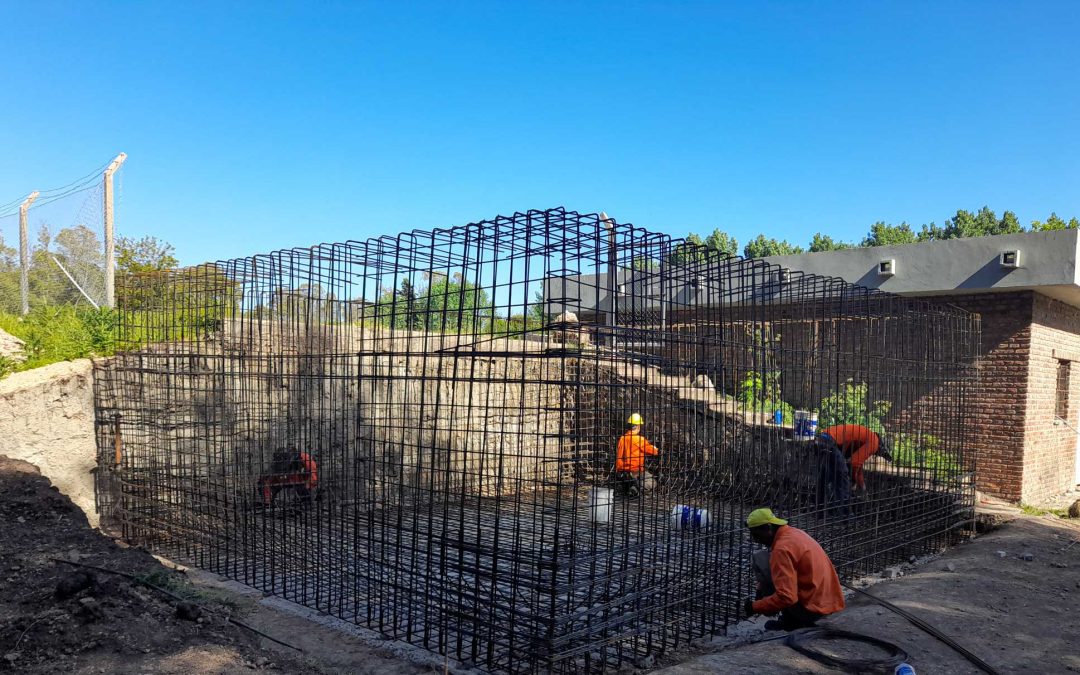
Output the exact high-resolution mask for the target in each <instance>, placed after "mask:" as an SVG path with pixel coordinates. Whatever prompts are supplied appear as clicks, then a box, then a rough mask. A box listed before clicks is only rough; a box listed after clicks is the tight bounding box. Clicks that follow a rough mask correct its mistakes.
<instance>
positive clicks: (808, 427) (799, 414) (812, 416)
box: [795, 410, 818, 441]
mask: <svg viewBox="0 0 1080 675" xmlns="http://www.w3.org/2000/svg"><path fill="white" fill-rule="evenodd" d="M817 424H818V414H817V413H816V412H810V411H808V410H796V411H795V440H797V441H812V440H814V437H815V436H817Z"/></svg>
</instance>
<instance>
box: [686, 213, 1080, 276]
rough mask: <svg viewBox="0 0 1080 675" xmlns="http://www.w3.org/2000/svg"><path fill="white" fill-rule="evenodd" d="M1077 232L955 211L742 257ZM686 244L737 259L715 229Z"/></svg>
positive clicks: (756, 247) (729, 240)
mask: <svg viewBox="0 0 1080 675" xmlns="http://www.w3.org/2000/svg"><path fill="white" fill-rule="evenodd" d="M1077 228H1080V220H1077V219H1076V218H1075V217H1074V218H1070V219H1069V220H1068V221H1066V220H1065V219H1064V218H1061V217H1060V216H1058V215H1057V213H1051V214H1050V215H1049V217H1047V219H1046V220H1035V221H1032V222H1031V225H1030V226H1029V227H1027V228H1025V227H1024V226H1023V225H1022V224H1021V223H1020V220H1019V219H1018V218H1017V217H1016V214H1015V213H1013V212H1012V211H1005V212H1004V213H1003V214H1002V215H1001V217H998V215H997V214H996V213H995V212H994V211H993V209H991V208H989V207H987V206H984V207H982V208H981V209H979V210H978V211H976V212H971V211H965V210H964V209H959V210H958V211H957V212H956V214H955V215H953V216H952V217H951V218H948V219H946V220H945V223H944V224H943V225H937V224H936V223H932V222H931V223H927V224H925V225H922V226H921V227H920V228H918V229H916V228H914V227H912V226H911V225H909V224H908V223H906V222H901V223H899V224H891V223H886V222H884V221H878V222H876V223H874V224H873V225H871V226H870V229H869V230H868V231H867V233H866V236H865V237H863V238H862V240H861V241H859V242H845V241H841V240H837V239H833V238H832V237H831V236H829V235H827V234H823V233H821V232H817V233H815V234H814V236H813V237H812V238H811V239H810V241H809V242H808V244H807V245H806V247H805V248H804V247H802V246H799V245H798V244H793V243H791V242H789V241H788V240H786V239H775V238H772V237H766V236H765V235H763V234H759V235H758V236H757V237H755V238H753V239H751V240H750V241H749V242H747V243H746V245H745V246H744V247H743V248H742V255H743V257H744V258H764V257H766V256H773V255H796V254H799V253H807V252H809V253H817V252H819V251H839V250H843V249H849V248H861V247H868V246H894V245H897V244H914V243H916V242H921V241H941V240H945V239H961V238H965V237H985V236H990V235H995V234H1016V233H1019V232H1047V231H1052V230H1068V229H1077ZM686 241H687V242H689V243H690V244H694V245H697V246H704V247H706V248H709V249H712V250H715V251H720V252H721V253H724V254H727V255H739V243H738V241H736V239H735V237H732V236H731V235H729V234H728V233H726V232H724V231H722V230H719V229H716V230H713V232H712V234H710V235H708V236H706V237H705V238H702V237H701V235H699V234H696V233H690V234H688V235H687V236H686ZM690 251H691V247H682V249H681V250H679V249H677V250H676V251H675V253H674V254H673V256H672V258H673V261H674V262H687V261H688V259H689V258H690V257H692V256H693V255H694V254H692V253H690Z"/></svg>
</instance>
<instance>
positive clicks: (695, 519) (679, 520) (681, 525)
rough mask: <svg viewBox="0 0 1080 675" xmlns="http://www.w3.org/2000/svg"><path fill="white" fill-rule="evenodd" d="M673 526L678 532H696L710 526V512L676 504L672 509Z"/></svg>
mask: <svg viewBox="0 0 1080 675" xmlns="http://www.w3.org/2000/svg"><path fill="white" fill-rule="evenodd" d="M671 526H672V527H673V528H675V529H676V530H696V529H698V528H702V527H708V526H709V511H708V510H707V509H699V508H698V507H696V506H687V505H685V504H676V505H675V507H674V508H673V509H671Z"/></svg>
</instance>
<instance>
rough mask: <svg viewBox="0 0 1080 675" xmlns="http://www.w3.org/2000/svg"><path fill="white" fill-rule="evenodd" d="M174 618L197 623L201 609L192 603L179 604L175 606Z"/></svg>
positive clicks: (200, 615)
mask: <svg viewBox="0 0 1080 675" xmlns="http://www.w3.org/2000/svg"><path fill="white" fill-rule="evenodd" d="M176 616H177V618H180V619H183V620H184V621H198V620H199V618H200V617H202V608H201V607H199V606H198V605H196V604H195V603H193V602H181V603H179V604H177V605H176Z"/></svg>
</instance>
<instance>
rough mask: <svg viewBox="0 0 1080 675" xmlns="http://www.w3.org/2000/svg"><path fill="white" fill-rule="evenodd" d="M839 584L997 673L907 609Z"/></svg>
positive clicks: (980, 665)
mask: <svg viewBox="0 0 1080 675" xmlns="http://www.w3.org/2000/svg"><path fill="white" fill-rule="evenodd" d="M841 584H843V586H844V587H845V588H848V589H851V590H853V591H855V592H856V593H861V594H862V595H865V596H866V597H868V598H870V599H871V600H873V601H874V602H876V603H878V604H879V605H881V606H882V607H884V608H885V609H888V610H890V611H892V612H895V613H896V614H899V615H900V616H902V617H904V618H905V619H907V620H908V621H909V622H910V623H911V624H912V625H913V626H915V627H916V628H919V629H921V630H923V631H924V632H926V633H927V634H929V635H932V636H933V637H935V638H937V639H938V640H939V641H941V642H942V643H944V644H946V645H948V646H949V647H952V649H953V650H954V651H956V653H958V654H960V656H963V657H964V658H965V659H967V660H968V661H970V662H971V663H973V664H974V665H976V666H978V667H979V668H980V669H982V671H983V672H986V673H989V675H999V673H998V671H996V670H994V668H993V666H991V665H990V664H989V663H987V662H986V661H983V660H982V659H980V658H979V657H978V656H976V655H975V654H974V653H972V652H971V651H969V650H968V649H967V648H965V647H964V646H963V645H961V644H960V643H958V642H956V640H953V639H952V638H951V637H949V636H948V635H945V634H944V633H942V632H941V631H939V630H938V629H937V628H934V627H933V626H931V625H930V624H928V623H926V622H925V621H923V620H922V619H920V618H919V617H917V616H915V615H914V614H911V613H910V612H907V611H905V610H903V609H900V608H899V607H897V606H896V605H894V604H892V603H891V602H889V601H888V600H882V599H881V598H879V597H878V596H876V595H872V594H870V593H867V592H866V591H864V590H862V589H861V588H855V587H854V586H851V585H849V584H845V583H843V582H841Z"/></svg>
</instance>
